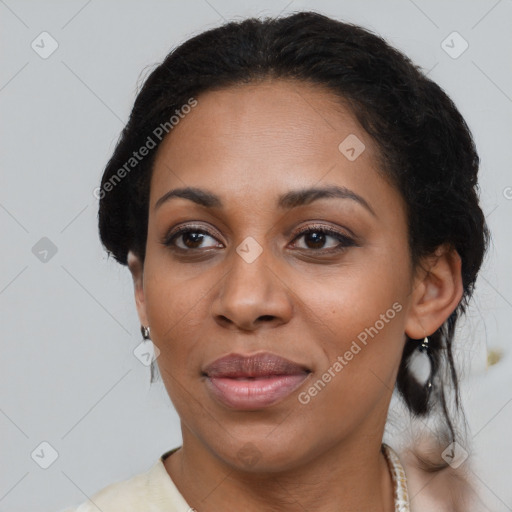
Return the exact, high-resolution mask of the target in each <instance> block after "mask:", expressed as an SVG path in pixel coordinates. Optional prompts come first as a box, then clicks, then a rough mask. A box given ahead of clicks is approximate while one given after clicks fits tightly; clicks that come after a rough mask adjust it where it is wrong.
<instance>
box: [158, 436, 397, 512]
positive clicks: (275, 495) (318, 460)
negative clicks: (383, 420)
mask: <svg viewBox="0 0 512 512" xmlns="http://www.w3.org/2000/svg"><path fill="white" fill-rule="evenodd" d="M165 467H166V469H167V472H168V473H169V475H170V476H171V478H172V480H173V481H174V483H175V484H176V486H177V487H178V489H179V490H180V492H181V494H182V495H183V497H184V498H185V500H186V501H187V503H188V504H189V505H190V506H191V507H193V508H194V509H195V510H196V511H197V512H213V511H218V510H230V509H232V508H233V504H236V508H237V509H239V510H244V511H247V512H256V511H258V512H259V511H261V510H267V511H270V512H272V511H280V512H292V511H293V512H296V511H301V512H302V511H304V510H315V511H317V512H335V511H336V512H341V511H347V512H348V511H353V510H372V511H376V512H392V511H393V510H394V504H393V484H392V480H391V476H390V473H389V469H388V466H387V462H386V459H385V457H384V455H383V454H382V452H381V442H380V438H379V439H378V438H377V437H376V438H372V439H370V440H369V439H368V438H367V437H363V436H359V438H358V440H357V441H352V442H348V441H347V442H344V443H343V444H342V445H341V444H340V445H339V446H336V447H334V448H333V447H332V446H330V447H329V448H328V449H327V450H326V451H325V453H319V454H316V455H315V457H314V458H313V459H307V460H304V461H302V463H299V464H297V465H296V466H294V468H293V469H292V470H286V471H280V472H258V473H255V472H249V471H244V470H239V469H238V468H234V467H233V466H231V465H228V464H226V463H225V462H223V461H222V460H220V459H219V458H217V457H215V456H213V455H212V453H211V452H210V451H208V450H207V449H206V448H205V447H204V445H202V443H200V442H199V441H198V439H197V438H196V437H195V436H193V434H191V433H188V432H187V431H186V430H185V431H184V432H183V446H182V448H181V449H180V450H178V451H177V452H176V453H174V454H173V455H172V456H171V457H168V458H167V459H166V460H165Z"/></svg>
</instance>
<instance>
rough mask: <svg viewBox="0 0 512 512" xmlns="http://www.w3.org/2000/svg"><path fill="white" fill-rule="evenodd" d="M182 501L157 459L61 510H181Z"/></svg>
mask: <svg viewBox="0 0 512 512" xmlns="http://www.w3.org/2000/svg"><path fill="white" fill-rule="evenodd" d="M184 505H185V506H186V503H185V502H184V500H183V498H182V497H181V495H180V494H179V492H178V490H177V488H176V487H175V485H174V483H173V482H172V480H171V479H170V477H169V475H168V474H167V471H166V469H165V466H164V464H163V462H162V460H161V459H159V460H158V461H157V462H156V463H155V464H154V465H153V466H152V467H151V468H150V469H149V470H148V471H146V472H143V473H139V474H137V475H135V476H132V477H131V478H128V479H126V480H122V481H119V482H114V483H112V484H110V485H108V486H107V487H105V488H103V489H101V490H100V491H98V492H96V493H95V494H94V495H92V496H91V497H90V498H89V499H88V500H87V501H86V502H84V503H82V504H81V505H79V506H78V507H77V508H74V509H67V510H65V511H63V512H98V510H101V511H102V512H140V511H141V510H153V511H155V512H157V511H164V510H165V511H166V512H181V511H182V510H183V509H184ZM185 510H188V506H187V507H186V508H185Z"/></svg>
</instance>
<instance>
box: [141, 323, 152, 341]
mask: <svg viewBox="0 0 512 512" xmlns="http://www.w3.org/2000/svg"><path fill="white" fill-rule="evenodd" d="M140 332H141V334H142V337H143V338H144V339H145V340H149V339H150V338H149V335H150V334H151V333H150V330H149V325H148V326H147V327H146V326H145V325H141V326H140Z"/></svg>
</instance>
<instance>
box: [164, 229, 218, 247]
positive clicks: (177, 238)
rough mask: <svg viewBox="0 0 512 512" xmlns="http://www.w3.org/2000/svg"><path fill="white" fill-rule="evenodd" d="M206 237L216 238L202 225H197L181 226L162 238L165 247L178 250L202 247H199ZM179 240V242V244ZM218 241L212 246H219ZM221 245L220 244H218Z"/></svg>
mask: <svg viewBox="0 0 512 512" xmlns="http://www.w3.org/2000/svg"><path fill="white" fill-rule="evenodd" d="M208 238H211V239H212V240H216V239H215V237H214V236H213V235H212V234H211V233H210V232H208V231H207V230H205V229H204V228H203V227H199V226H182V227H180V228H179V229H178V230H177V231H174V232H172V233H170V234H169V235H167V236H166V237H165V239H164V240H163V244H164V245H165V246H167V247H171V248H176V249H179V250H180V251H187V252H188V251H193V250H198V249H203V248H205V247H200V246H201V244H202V243H203V242H204V241H205V240H206V239H208ZM180 242H181V244H180ZM219 244H220V242H219V243H217V244H216V245H215V244H214V245H213V246H215V247H219ZM220 245H221V246H222V244H220ZM210 247H212V246H211V245H210V246H206V248H210Z"/></svg>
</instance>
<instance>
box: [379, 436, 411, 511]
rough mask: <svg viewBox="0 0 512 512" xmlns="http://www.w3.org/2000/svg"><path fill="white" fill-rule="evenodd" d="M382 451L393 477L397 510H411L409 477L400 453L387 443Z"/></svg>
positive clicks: (383, 445)
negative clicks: (408, 489)
mask: <svg viewBox="0 0 512 512" xmlns="http://www.w3.org/2000/svg"><path fill="white" fill-rule="evenodd" d="M382 453H384V456H385V457H386V461H387V463H388V467H389V471H390V473H391V478H392V479H393V487H394V496H395V512H410V508H409V494H408V493H407V478H406V476H405V471H404V468H403V467H402V464H401V463H400V459H399V458H398V455H397V454H396V453H395V452H394V450H393V449H392V448H391V447H390V446H388V445H387V444H385V443H383V444H382Z"/></svg>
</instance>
